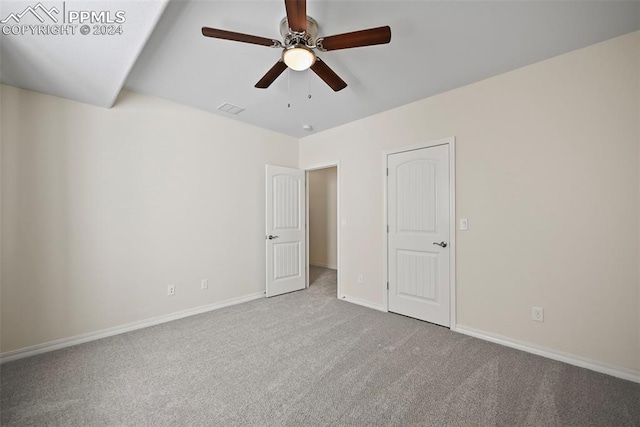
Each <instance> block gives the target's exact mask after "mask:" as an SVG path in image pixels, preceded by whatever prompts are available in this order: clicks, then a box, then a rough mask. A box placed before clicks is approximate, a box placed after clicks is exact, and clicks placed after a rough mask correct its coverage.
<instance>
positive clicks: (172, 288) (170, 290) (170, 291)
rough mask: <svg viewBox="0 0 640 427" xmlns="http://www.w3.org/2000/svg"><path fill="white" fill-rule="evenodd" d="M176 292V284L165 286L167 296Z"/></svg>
mask: <svg viewBox="0 0 640 427" xmlns="http://www.w3.org/2000/svg"><path fill="white" fill-rule="evenodd" d="M175 294H176V285H169V286H167V296H170V297H172V296H174V295H175Z"/></svg>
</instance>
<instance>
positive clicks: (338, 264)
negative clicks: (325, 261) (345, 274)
mask: <svg viewBox="0 0 640 427" xmlns="http://www.w3.org/2000/svg"><path fill="white" fill-rule="evenodd" d="M333 167H335V168H336V231H337V236H336V246H337V247H336V258H337V260H336V268H337V269H338V271H337V275H336V281H337V291H336V293H337V295H336V296H337V298H339V299H342V298H344V295H343V294H342V286H341V283H342V280H341V279H340V276H341V275H342V268H341V262H340V254H341V252H342V251H341V248H340V246H341V244H340V242H341V240H340V229H341V228H342V223H341V220H340V218H341V216H340V161H339V160H336V161H332V162H327V163H320V164H317V165H313V166H308V167H305V168H304V177H305V192H306V202H305V204H306V206H305V212H306V213H305V214H306V222H307V225H306V227H307V229H306V234H307V236H306V239H307V244H306V249H305V251H306V263H307V278H306V287H307V288H308V287H309V172H311V171H315V170H320V169H329V168H333Z"/></svg>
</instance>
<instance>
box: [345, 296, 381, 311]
mask: <svg viewBox="0 0 640 427" xmlns="http://www.w3.org/2000/svg"><path fill="white" fill-rule="evenodd" d="M340 301H346V302H350V303H351V304H357V305H361V306H363V307H367V308H372V309H374V310H378V311H383V312H385V313H386V312H387V309H386V308H385V307H384V306H383V305H382V304H373V303H370V302H368V301H363V300H361V299H358V298H353V297H348V296H346V295H343V296H342V297H341V298H340Z"/></svg>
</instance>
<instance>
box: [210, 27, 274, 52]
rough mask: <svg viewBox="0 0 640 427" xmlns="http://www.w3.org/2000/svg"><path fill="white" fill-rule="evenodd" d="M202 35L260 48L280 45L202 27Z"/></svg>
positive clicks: (231, 32) (272, 41) (270, 41)
mask: <svg viewBox="0 0 640 427" xmlns="http://www.w3.org/2000/svg"><path fill="white" fill-rule="evenodd" d="M202 35H203V36H205V37H213V38H216V39H224V40H232V41H236V42H243V43H251V44H259V45H262V46H270V47H271V46H274V47H275V46H277V45H279V44H280V42H278V41H277V40H273V39H268V38H266V37H258V36H252V35H250V34H243V33H234V32H233V31H226V30H219V29H217V28H209V27H202Z"/></svg>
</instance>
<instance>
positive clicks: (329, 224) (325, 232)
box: [307, 167, 338, 269]
mask: <svg viewBox="0 0 640 427" xmlns="http://www.w3.org/2000/svg"><path fill="white" fill-rule="evenodd" d="M307 179H308V185H309V263H310V264H313V265H319V266H322V267H329V268H333V269H336V268H338V237H337V236H338V229H337V226H338V224H337V209H338V206H337V201H338V199H337V194H336V193H337V189H338V183H337V168H335V167H333V168H326V169H318V170H314V171H310V172H309V175H308V178H307Z"/></svg>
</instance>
